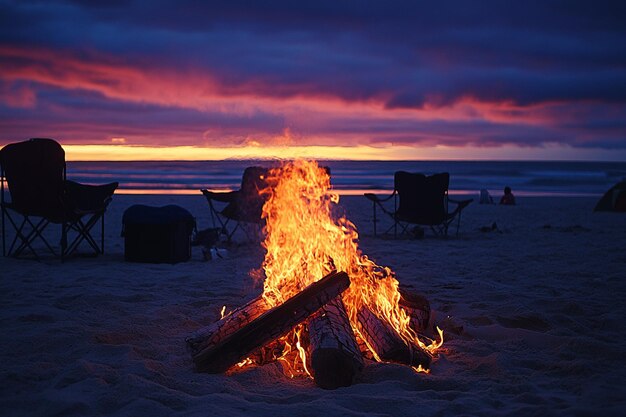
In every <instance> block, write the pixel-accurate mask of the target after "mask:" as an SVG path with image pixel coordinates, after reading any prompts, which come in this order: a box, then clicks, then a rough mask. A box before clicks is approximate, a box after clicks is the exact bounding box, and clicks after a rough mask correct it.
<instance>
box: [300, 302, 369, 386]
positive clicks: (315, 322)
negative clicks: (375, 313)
mask: <svg viewBox="0 0 626 417" xmlns="http://www.w3.org/2000/svg"><path fill="white" fill-rule="evenodd" d="M308 328H309V340H310V352H311V368H312V370H313V374H314V379H315V383H316V384H317V385H318V386H319V387H320V388H324V389H335V388H338V387H347V386H349V385H350V384H352V382H353V380H354V378H355V377H356V376H357V375H358V374H359V373H360V372H361V370H362V369H363V356H361V351H360V349H359V347H358V345H357V342H356V338H355V337H354V333H353V332H352V327H351V326H350V320H349V319H348V314H347V313H346V310H345V307H344V305H343V301H342V300H341V297H337V298H335V299H334V300H332V301H330V302H329V303H328V304H326V305H325V306H323V307H322V308H321V309H320V310H319V311H318V312H317V313H316V314H315V315H314V316H313V317H311V318H310V319H309V322H308Z"/></svg>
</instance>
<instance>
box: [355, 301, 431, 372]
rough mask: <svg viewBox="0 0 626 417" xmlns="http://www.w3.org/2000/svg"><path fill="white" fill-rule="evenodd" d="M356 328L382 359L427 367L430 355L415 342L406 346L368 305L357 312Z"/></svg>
mask: <svg viewBox="0 0 626 417" xmlns="http://www.w3.org/2000/svg"><path fill="white" fill-rule="evenodd" d="M357 328H358V331H359V333H360V334H361V336H362V337H363V339H365V342H366V343H367V345H368V347H369V348H370V349H372V350H373V351H374V353H375V354H376V355H378V357H379V358H380V359H381V360H383V361H389V362H398V363H402V364H405V365H410V366H418V365H421V366H422V367H423V368H428V367H429V366H430V362H431V360H432V356H431V355H430V354H429V353H428V352H426V351H425V350H423V349H422V348H420V347H419V346H417V345H415V344H412V343H411V344H410V345H411V346H407V344H406V343H404V341H403V340H402V338H400V336H399V335H398V333H396V331H395V330H394V329H393V328H392V327H391V326H390V325H389V324H388V323H387V322H386V321H384V320H381V319H379V318H378V317H377V316H376V315H375V314H374V313H373V312H372V311H371V310H370V309H369V308H368V307H366V306H362V307H361V308H360V309H359V311H358V312H357Z"/></svg>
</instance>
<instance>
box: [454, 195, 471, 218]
mask: <svg viewBox="0 0 626 417" xmlns="http://www.w3.org/2000/svg"><path fill="white" fill-rule="evenodd" d="M472 201H474V199H473V198H468V199H466V200H454V199H452V198H448V203H453V204H456V205H457V206H456V208H455V209H454V210H453V211H452V212H451V213H449V215H450V216H451V217H454V216H455V215H456V214H457V213H459V212H460V211H461V210H463V209H464V208H465V207H467V206H468V205H469V204H470V203H471V202H472Z"/></svg>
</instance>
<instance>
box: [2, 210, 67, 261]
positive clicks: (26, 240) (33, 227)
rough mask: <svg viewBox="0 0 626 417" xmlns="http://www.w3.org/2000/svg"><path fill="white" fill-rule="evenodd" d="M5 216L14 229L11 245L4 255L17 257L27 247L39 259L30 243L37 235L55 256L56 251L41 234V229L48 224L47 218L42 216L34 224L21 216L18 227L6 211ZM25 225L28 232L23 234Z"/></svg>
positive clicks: (26, 217)
mask: <svg viewBox="0 0 626 417" xmlns="http://www.w3.org/2000/svg"><path fill="white" fill-rule="evenodd" d="M6 216H7V218H8V219H9V222H10V223H11V225H12V226H13V228H14V229H15V237H14V238H13V241H12V242H11V246H10V247H9V250H8V252H6V256H13V257H18V256H19V255H20V254H21V253H22V252H23V251H24V249H26V248H28V249H30V251H31V252H32V253H33V255H35V258H37V259H39V255H38V254H37V251H35V249H34V248H33V246H32V245H31V242H33V241H34V240H35V239H36V238H37V237H39V238H40V239H41V241H42V242H43V243H44V244H45V245H46V247H47V248H48V250H49V251H50V252H52V254H53V255H55V256H56V252H55V251H54V249H53V248H52V246H51V245H50V243H48V241H47V240H46V238H45V237H44V236H43V231H44V230H45V228H46V227H47V226H48V224H50V222H48V220H46V219H44V218H42V219H41V220H40V221H39V222H38V223H37V224H34V223H33V222H32V221H31V220H30V218H29V217H28V216H23V218H24V219H23V220H22V223H21V224H20V225H19V227H18V226H17V223H16V222H15V221H14V220H13V218H12V217H11V216H10V215H9V213H8V212H7V213H6ZM27 225H28V226H29V227H30V232H28V233H27V234H25V233H24V230H25V227H26V226H27ZM3 233H4V232H3ZM18 242H19V245H18V246H17V247H16V244H18Z"/></svg>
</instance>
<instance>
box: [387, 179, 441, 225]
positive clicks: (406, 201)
mask: <svg viewBox="0 0 626 417" xmlns="http://www.w3.org/2000/svg"><path fill="white" fill-rule="evenodd" d="M449 184H450V174H449V173H447V172H444V173H440V174H434V175H430V176H426V175H424V174H413V173H409V172H405V171H398V172H396V173H395V176H394V186H395V189H396V191H397V193H398V197H399V206H398V209H397V210H396V217H398V218H400V219H403V220H406V221H409V222H413V223H418V224H425V225H435V224H440V223H442V222H443V221H444V220H445V219H446V216H447V205H446V198H447V195H448V185H449Z"/></svg>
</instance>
